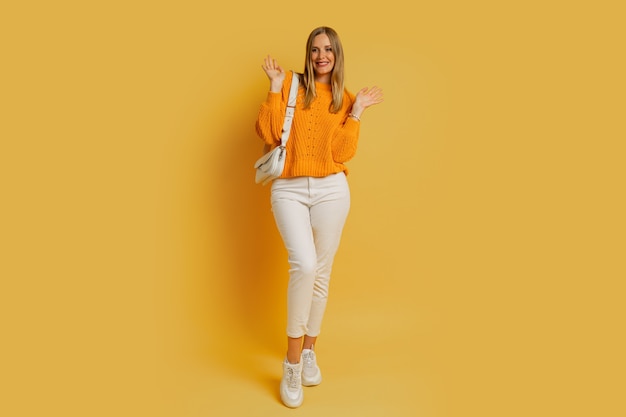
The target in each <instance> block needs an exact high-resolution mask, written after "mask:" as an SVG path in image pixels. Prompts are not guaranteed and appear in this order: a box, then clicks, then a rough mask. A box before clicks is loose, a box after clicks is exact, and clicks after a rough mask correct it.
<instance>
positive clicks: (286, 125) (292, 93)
mask: <svg viewBox="0 0 626 417" xmlns="http://www.w3.org/2000/svg"><path fill="white" fill-rule="evenodd" d="M291 72H292V73H293V77H292V78H291V87H290V88H289V99H288V100H287V108H286V109H285V121H284V122H283V133H282V135H281V137H280V146H283V147H284V146H285V144H286V143H287V140H288V139H289V132H290V131H291V122H292V121H293V115H294V113H295V111H296V97H297V96H298V80H299V78H298V74H296V73H295V72H294V71H291Z"/></svg>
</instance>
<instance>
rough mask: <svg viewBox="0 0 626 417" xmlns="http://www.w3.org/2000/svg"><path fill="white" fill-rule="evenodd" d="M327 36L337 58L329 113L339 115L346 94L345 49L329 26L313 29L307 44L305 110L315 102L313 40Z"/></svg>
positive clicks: (304, 80) (304, 82)
mask: <svg viewBox="0 0 626 417" xmlns="http://www.w3.org/2000/svg"><path fill="white" fill-rule="evenodd" d="M322 34H325V35H327V36H328V39H329V40H330V46H331V48H332V50H333V55H334V56H335V65H334V66H333V71H332V74H331V79H330V84H331V91H332V94H333V101H332V102H331V104H330V109H329V111H330V112H331V113H337V112H338V111H339V110H341V107H342V106H343V92H344V88H345V87H344V81H343V72H344V65H343V62H344V59H343V47H342V46H341V40H340V39H339V35H338V34H337V32H335V30H334V29H332V28H329V27H327V26H320V27H318V28H315V29H313V31H312V32H311V34H310V35H309V39H308V40H307V42H306V59H305V60H304V74H303V77H302V78H303V79H302V83H303V85H304V88H305V91H306V93H305V95H304V108H305V109H306V108H309V106H310V105H311V103H312V102H313V100H315V96H316V91H315V70H314V69H313V60H312V59H311V50H312V49H313V40H314V39H315V37H316V36H317V35H322Z"/></svg>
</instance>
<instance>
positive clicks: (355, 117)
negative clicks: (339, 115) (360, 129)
mask: <svg viewBox="0 0 626 417" xmlns="http://www.w3.org/2000/svg"><path fill="white" fill-rule="evenodd" d="M348 117H352V118H354V119H356V120H358V121H359V122H360V121H361V119H360V118H359V116H356V115H354V114H352V113H350V114H348Z"/></svg>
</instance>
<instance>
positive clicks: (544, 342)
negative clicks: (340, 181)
mask: <svg viewBox="0 0 626 417" xmlns="http://www.w3.org/2000/svg"><path fill="white" fill-rule="evenodd" d="M14 3H16V4H17V2H14ZM99 3H100V4H99V5H93V3H92V2H78V1H75V2H72V1H68V0H60V1H55V2H42V1H34V2H28V3H23V2H20V3H19V5H9V6H6V5H3V6H2V12H0V23H1V24H0V34H1V39H2V41H1V46H0V50H1V51H2V52H1V62H2V63H1V64H0V68H1V69H0V72H1V73H2V77H1V78H0V83H1V86H2V88H1V91H0V96H1V99H0V102H1V104H2V107H1V109H0V110H1V116H0V117H1V120H2V121H1V123H0V135H1V140H2V142H1V143H2V144H1V148H0V174H1V176H0V178H1V179H0V182H1V184H2V186H1V190H2V191H1V192H2V204H1V206H2V216H1V217H0V219H1V220H0V230H1V232H0V235H1V236H2V237H1V239H0V242H1V244H2V247H1V256H2V261H1V262H0V274H1V277H2V289H1V290H0V294H1V295H0V297H1V298H2V302H1V304H0V305H1V307H0V310H1V313H2V314H1V317H2V322H3V324H2V334H3V335H2V338H1V342H0V346H1V347H0V350H1V351H2V354H1V355H0V357H1V359H0V361H1V362H0V363H1V364H2V366H1V370H0V375H2V376H1V377H0V380H1V381H2V389H1V392H2V393H3V395H2V397H3V399H2V400H1V401H0V414H2V415H7V416H20V415H64V416H69V415H77V416H78V415H81V416H97V415H102V416H105V415H106V416H121V415H129V416H156V415H164V416H177V417H186V416H200V415H215V416H229V415H242V416H256V415H266V416H275V415H282V414H283V413H284V414H286V413H287V412H289V410H286V409H285V408H284V407H282V406H281V405H280V404H279V402H278V400H277V397H276V392H275V388H276V386H277V383H278V379H277V378H279V376H280V369H279V366H280V365H279V361H280V359H281V357H282V356H281V355H282V354H283V349H284V331H283V329H284V314H283V309H284V292H285V282H286V279H287V266H286V260H285V253H284V250H283V249H282V246H281V242H280V240H279V237H278V235H277V232H276V231H275V228H274V224H273V220H272V217H271V213H270V211H269V201H268V196H269V189H268V188H267V187H261V186H259V185H256V184H254V181H253V175H254V173H253V170H252V168H251V167H252V164H253V162H254V160H255V159H256V158H257V157H258V156H259V155H260V152H261V145H260V141H257V139H256V138H255V134H254V129H253V126H254V120H255V117H256V113H257V110H258V106H259V104H260V102H261V101H262V100H263V99H264V98H265V92H266V90H267V86H268V83H267V80H266V78H265V75H264V74H263V72H262V70H261V68H260V65H261V62H262V59H263V57H264V56H265V55H266V54H268V53H269V54H272V55H273V56H275V57H276V58H277V59H278V60H279V62H280V63H281V64H282V65H283V66H284V67H285V68H288V69H295V70H302V63H303V61H304V55H303V54H304V43H305V41H306V37H307V35H308V33H309V32H310V30H311V29H313V28H314V27H316V26H319V25H328V26H332V27H334V28H335V29H336V30H337V31H338V32H339V34H340V36H341V37H342V40H343V43H344V47H345V50H346V73H347V74H346V75H347V85H348V87H349V89H351V90H352V91H356V90H358V89H359V88H361V87H363V86H371V85H374V84H376V85H379V86H381V87H382V88H383V89H384V92H385V102H384V103H383V104H382V105H380V106H377V107H374V108H372V109H369V110H368V111H367V112H366V113H365V115H364V117H363V122H362V133H361V142H360V147H359V151H358V153H357V156H356V158H355V159H354V160H353V161H351V162H350V163H349V167H350V169H351V173H350V176H349V181H350V184H351V187H352V204H353V205H352V212H351V214H350V217H349V220H348V224H347V226H346V230H345V233H344V239H343V242H342V247H341V249H340V252H339V254H338V256H337V259H336V266H335V270H334V279H333V286H332V290H331V299H330V305H329V309H328V316H327V321H326V322H325V328H324V332H325V333H324V337H326V339H323V338H321V339H320V347H319V349H320V350H321V351H322V352H323V353H324V355H323V356H322V357H324V358H325V361H326V363H327V364H333V366H332V367H328V368H326V369H327V371H326V372H330V374H331V375H333V372H335V373H336V375H334V379H333V378H332V377H331V378H328V380H329V382H326V383H328V384H331V385H329V388H327V391H315V392H314V393H313V394H310V395H309V391H307V396H308V397H307V403H305V406H304V407H303V408H302V409H300V410H298V411H297V412H296V413H300V415H313V413H315V414H316V415H326V416H334V415H338V416H339V415H342V416H343V415H363V416H370V415H371V416H381V415H389V416H396V415H397V416H412V415H421V416H429V417H430V416H437V417H443V416H445V417H447V416H463V417H466V416H499V417H502V416H507V417H508V416H518V415H519V416H539V415H541V416H544V415H545V416H561V415H562V416H565V415H567V416H571V415H581V416H583V415H584V416H590V415H598V416H609V415H623V413H624V405H623V401H622V400H619V399H618V398H619V397H620V396H622V397H623V393H624V388H625V386H624V379H623V375H624V371H625V370H626V369H624V355H623V352H624V349H625V346H624V341H623V340H622V337H623V325H624V320H623V318H624V307H623V298H624V297H623V294H624V293H623V286H622V285H623V284H622V283H621V282H622V281H623V279H624V277H625V276H626V274H625V272H626V268H625V267H624V260H623V257H624V249H625V244H624V232H625V231H626V230H625V224H624V215H623V213H624V209H625V207H624V179H625V176H624V153H623V141H624V139H625V138H626V136H625V134H624V133H625V129H624V111H625V110H626V108H625V107H624V93H625V91H624V90H625V89H624V87H625V85H624V73H626V68H625V66H624V61H623V54H624V51H623V39H624V35H625V34H624V29H623V26H624V25H623V12H622V13H621V16H622V17H620V10H618V7H617V4H618V3H619V2H617V1H615V2H610V1H604V0H600V1H596V2H586V3H588V4H584V3H585V2H552V1H548V2H544V1H542V2H539V1H531V2H515V3H516V4H515V5H512V4H511V3H510V2H496V1H485V0H478V1H472V2H463V1H443V2H428V3H426V4H420V3H415V2H409V1H406V2H402V1H398V0H391V1H386V2H381V3H376V4H374V3H372V4H367V3H366V2H365V3H364V2H361V1H353V0H345V1H341V2H332V3H315V2H314V3H306V4H305V3H293V4H291V5H290V3H288V2H287V3H272V4H270V3H267V2H258V1H256V2H253V1H244V2H226V3H219V6H218V5H217V4H215V5H214V4H213V3H210V2H203V1H192V0H180V1H176V2H174V1H169V2H168V1H161V2H148V1H143V2H142V1H124V2H122V1H109V2H99ZM620 39H621V40H620ZM355 351H356V352H359V351H360V352H363V357H365V358H372V359H371V360H370V361H369V362H368V361H367V360H366V361H365V364H363V365H360V364H359V362H355V359H354V358H353V357H352V355H353V354H354V352H355ZM381 352H382V353H381ZM385 358H387V359H385ZM386 361H387V362H386ZM338 370H341V372H344V375H343V376H342V375H341V374H340V372H339V371H338ZM345 373H349V375H350V378H354V383H353V384H351V385H350V386H351V387H352V388H353V389H354V387H355V386H356V387H357V388H358V387H361V388H362V389H361V388H359V389H361V391H358V390H356V391H350V390H348V391H347V393H348V395H347V396H345V397H342V394H341V392H340V391H341V390H340V389H336V390H335V389H333V388H332V387H333V385H332V384H333V382H332V381H333V380H334V381H346V380H345ZM342 377H343V378H344V379H343V380H342ZM368 378H369V379H368ZM359 381H361V382H362V381H368V384H367V385H365V384H363V385H362V386H361V385H359ZM369 381H371V383H369ZM394 382H399V385H398V386H395V385H393V384H394ZM335 383H338V382H335ZM319 389H320V390H322V389H323V388H322V387H320V388H319ZM385 398H388V399H389V400H385ZM307 404H308V407H309V408H307ZM307 413H310V414H307Z"/></svg>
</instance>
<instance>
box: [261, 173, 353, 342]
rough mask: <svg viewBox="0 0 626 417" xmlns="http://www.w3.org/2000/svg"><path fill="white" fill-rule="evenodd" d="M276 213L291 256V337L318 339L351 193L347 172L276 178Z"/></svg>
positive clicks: (273, 187) (273, 196)
mask: <svg viewBox="0 0 626 417" xmlns="http://www.w3.org/2000/svg"><path fill="white" fill-rule="evenodd" d="M271 200H272V211H273V213H274V219H275V220H276V225H277V227H278V231H279V232H280V235H281V236H282V239H283V242H284V244H285V248H286V249H287V253H288V256H289V267H290V269H289V285H288V290H287V336H289V337H301V336H304V335H308V336H318V335H319V333H320V329H321V325H322V318H323V316H324V311H325V310H326V300H327V298H328V284H329V281H330V273H331V270H332V265H333V260H334V258H335V253H336V252H337V248H338V247H339V241H340V239H341V232H342V230H343V225H344V223H345V221H346V217H347V216H348V211H349V210H350V189H349V187H348V181H347V180H346V176H345V174H344V173H343V172H340V173H339V174H333V175H329V176H327V177H323V178H314V177H296V178H283V179H277V180H274V182H273V184H272V198H271Z"/></svg>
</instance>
